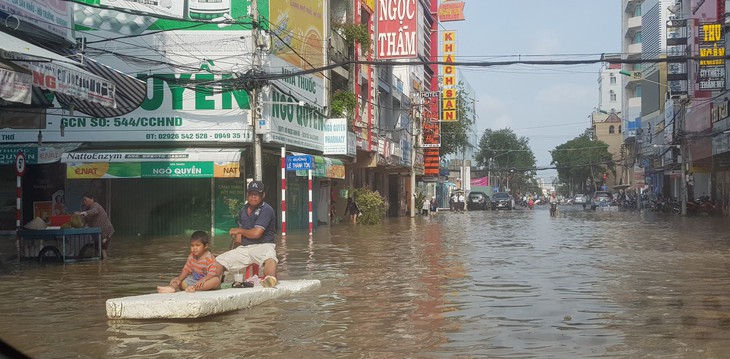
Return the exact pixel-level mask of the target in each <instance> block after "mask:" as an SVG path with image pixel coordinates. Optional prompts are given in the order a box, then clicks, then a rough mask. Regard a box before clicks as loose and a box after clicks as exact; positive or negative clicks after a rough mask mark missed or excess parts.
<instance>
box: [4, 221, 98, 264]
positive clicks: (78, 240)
mask: <svg viewBox="0 0 730 359" xmlns="http://www.w3.org/2000/svg"><path fill="white" fill-rule="evenodd" d="M17 233H18V258H20V259H21V260H24V259H37V260H38V261H40V262H46V261H63V262H64V263H68V262H76V261H81V260H99V259H101V229H99V228H68V229H63V228H57V229H50V228H47V229H23V230H19V231H18V232H17Z"/></svg>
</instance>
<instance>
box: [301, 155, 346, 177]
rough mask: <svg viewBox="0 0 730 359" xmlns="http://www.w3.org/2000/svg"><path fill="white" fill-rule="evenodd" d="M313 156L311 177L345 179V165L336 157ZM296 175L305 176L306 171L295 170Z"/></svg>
mask: <svg viewBox="0 0 730 359" xmlns="http://www.w3.org/2000/svg"><path fill="white" fill-rule="evenodd" d="M312 157H314V170H312V177H325V178H336V179H345V165H344V164H343V163H342V161H340V160H338V159H336V158H329V157H322V156H312ZM297 176H307V171H297Z"/></svg>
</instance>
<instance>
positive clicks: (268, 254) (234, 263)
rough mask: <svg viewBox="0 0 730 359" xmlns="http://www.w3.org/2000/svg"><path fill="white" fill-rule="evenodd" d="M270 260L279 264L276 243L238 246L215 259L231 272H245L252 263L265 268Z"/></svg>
mask: <svg viewBox="0 0 730 359" xmlns="http://www.w3.org/2000/svg"><path fill="white" fill-rule="evenodd" d="M268 259H273V260H274V262H276V263H279V260H278V259H277V258H276V244H274V243H261V244H251V245H248V246H238V247H236V248H234V249H231V250H230V251H227V252H224V253H221V254H220V255H218V256H217V257H215V260H216V262H218V263H220V264H221V265H222V266H223V267H224V268H225V269H226V270H229V271H230V270H244V269H246V267H248V266H249V265H251V264H252V263H256V264H258V265H259V266H263V264H264V262H265V261H266V260H268Z"/></svg>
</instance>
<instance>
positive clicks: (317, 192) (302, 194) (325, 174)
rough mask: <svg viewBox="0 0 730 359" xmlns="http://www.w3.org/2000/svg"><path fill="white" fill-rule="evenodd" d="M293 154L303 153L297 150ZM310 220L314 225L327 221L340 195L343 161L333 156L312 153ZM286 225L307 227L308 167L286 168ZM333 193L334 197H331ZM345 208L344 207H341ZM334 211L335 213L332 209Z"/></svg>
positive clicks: (343, 175) (343, 169)
mask: <svg viewBox="0 0 730 359" xmlns="http://www.w3.org/2000/svg"><path fill="white" fill-rule="evenodd" d="M296 155H302V154H299V153H297V154H296ZM312 158H313V170H312V222H313V224H314V226H315V227H316V226H317V225H320V224H330V223H331V218H330V210H331V206H332V204H333V201H334V203H335V204H337V202H343V203H344V202H346V198H345V199H342V200H341V201H340V197H342V193H341V189H343V188H344V185H343V183H344V181H343V180H344V179H345V165H344V163H343V162H342V161H341V160H339V159H335V158H329V157H323V156H314V155H313V156H312ZM287 173H289V175H287V193H286V197H287V198H286V200H287V206H286V208H287V212H286V226H287V230H290V229H306V228H308V226H309V180H308V174H307V171H301V170H300V171H293V172H287ZM333 196H334V197H333ZM343 208H344V207H343ZM335 214H336V213H335Z"/></svg>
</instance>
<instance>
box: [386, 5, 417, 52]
mask: <svg viewBox="0 0 730 359" xmlns="http://www.w3.org/2000/svg"><path fill="white" fill-rule="evenodd" d="M376 11H377V15H378V23H377V25H378V31H377V34H378V38H377V40H378V41H377V47H378V49H377V50H378V59H381V60H382V59H408V58H414V57H417V56H418V51H417V46H416V44H417V41H416V38H417V37H416V36H417V34H418V4H417V3H416V0H378V7H377V9H376Z"/></svg>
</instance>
